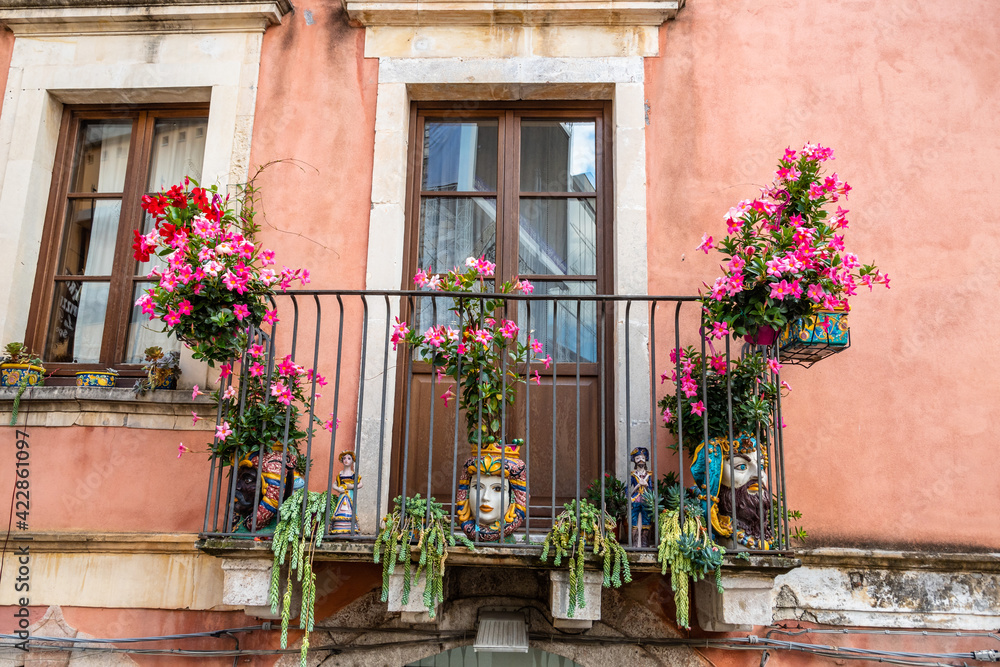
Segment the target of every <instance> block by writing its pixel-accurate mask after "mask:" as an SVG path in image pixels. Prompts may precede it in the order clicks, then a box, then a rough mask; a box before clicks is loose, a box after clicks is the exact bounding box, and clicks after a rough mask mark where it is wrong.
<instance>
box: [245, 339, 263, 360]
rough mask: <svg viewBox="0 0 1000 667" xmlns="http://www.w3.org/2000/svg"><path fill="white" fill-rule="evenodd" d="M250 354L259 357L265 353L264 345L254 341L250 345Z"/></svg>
mask: <svg viewBox="0 0 1000 667" xmlns="http://www.w3.org/2000/svg"><path fill="white" fill-rule="evenodd" d="M249 352H250V356H251V357H254V358H257V357H260V356H261V355H263V354H264V346H263V345H261V344H260V343H254V344H253V345H251V346H250V350H249Z"/></svg>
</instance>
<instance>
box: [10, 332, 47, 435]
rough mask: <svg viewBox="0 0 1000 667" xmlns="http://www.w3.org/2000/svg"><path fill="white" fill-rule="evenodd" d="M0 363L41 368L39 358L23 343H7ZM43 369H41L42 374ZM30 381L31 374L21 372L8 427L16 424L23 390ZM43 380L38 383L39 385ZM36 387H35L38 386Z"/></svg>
mask: <svg viewBox="0 0 1000 667" xmlns="http://www.w3.org/2000/svg"><path fill="white" fill-rule="evenodd" d="M0 363H4V364H27V365H28V366H38V367H39V368H42V360H41V358H40V357H39V356H38V355H37V354H35V353H34V352H32V351H31V350H29V349H28V347H27V346H26V345H25V344H24V343H17V342H11V343H7V344H6V345H5V346H4V348H3V355H2V360H0ZM44 372H45V369H44V368H42V373H44ZM30 380H31V374H30V373H27V372H22V373H21V375H20V379H19V380H18V383H17V393H16V394H14V401H13V405H12V406H11V413H10V426H14V425H15V424H17V415H18V413H19V412H20V410H21V396H23V395H24V392H25V390H27V388H28V383H29V381H30ZM43 382H44V379H42V380H40V381H39V382H38V385H41V384H42V383H43ZM38 385H36V386H38Z"/></svg>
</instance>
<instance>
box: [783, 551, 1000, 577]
mask: <svg viewBox="0 0 1000 667" xmlns="http://www.w3.org/2000/svg"><path fill="white" fill-rule="evenodd" d="M794 556H795V557H796V558H798V559H800V560H801V561H802V564H803V565H804V566H810V567H837V568H859V567H861V568H874V567H877V568H884V569H889V570H892V569H899V570H937V571H941V572H968V571H972V572H1000V553H943V552H926V551H882V550H875V549H841V548H836V547H823V548H818V549H803V550H797V551H795V553H794Z"/></svg>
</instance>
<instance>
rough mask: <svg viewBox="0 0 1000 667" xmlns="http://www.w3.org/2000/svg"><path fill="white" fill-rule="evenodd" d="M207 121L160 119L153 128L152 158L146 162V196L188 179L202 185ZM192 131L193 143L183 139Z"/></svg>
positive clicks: (197, 119) (199, 119)
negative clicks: (147, 166)
mask: <svg viewBox="0 0 1000 667" xmlns="http://www.w3.org/2000/svg"><path fill="white" fill-rule="evenodd" d="M207 126H208V119H207V118H160V119H159V120H157V121H156V125H155V127H154V128H153V155H152V158H151V159H150V161H149V182H148V184H147V191H148V192H159V191H160V190H163V189H164V188H169V187H170V186H172V185H176V184H177V183H180V182H181V181H183V180H184V177H185V176H189V177H191V178H193V179H194V180H196V181H198V182H201V172H202V162H203V160H204V157H205V133H204V130H205V128H206V127H207ZM191 130H194V132H192V134H193V135H194V137H195V138H194V139H193V140H192V141H186V140H181V139H180V137H181V136H182V135H183V136H184V137H185V139H186V138H187V136H188V132H189V131H191Z"/></svg>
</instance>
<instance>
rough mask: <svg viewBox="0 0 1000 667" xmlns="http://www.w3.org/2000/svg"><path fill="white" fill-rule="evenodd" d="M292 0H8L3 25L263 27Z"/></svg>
mask: <svg viewBox="0 0 1000 667" xmlns="http://www.w3.org/2000/svg"><path fill="white" fill-rule="evenodd" d="M290 11H292V4H291V2H290V0H213V1H211V2H209V1H207V0H186V1H182V2H177V1H176V0H145V1H144V2H141V1H137V0H89V1H87V0H84V1H79V0H7V1H6V2H4V6H3V9H0V24H2V25H5V26H7V27H8V28H10V29H11V30H12V31H13V32H14V33H15V34H18V35H35V36H42V35H46V34H66V33H74V34H115V33H123V32H146V33H155V32H183V31H188V30H197V31H230V30H237V31H243V30H259V31H263V30H264V29H265V28H267V27H268V26H269V25H277V24H279V23H281V19H282V17H283V16H284V15H285V14H287V13H288V12H290Z"/></svg>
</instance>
